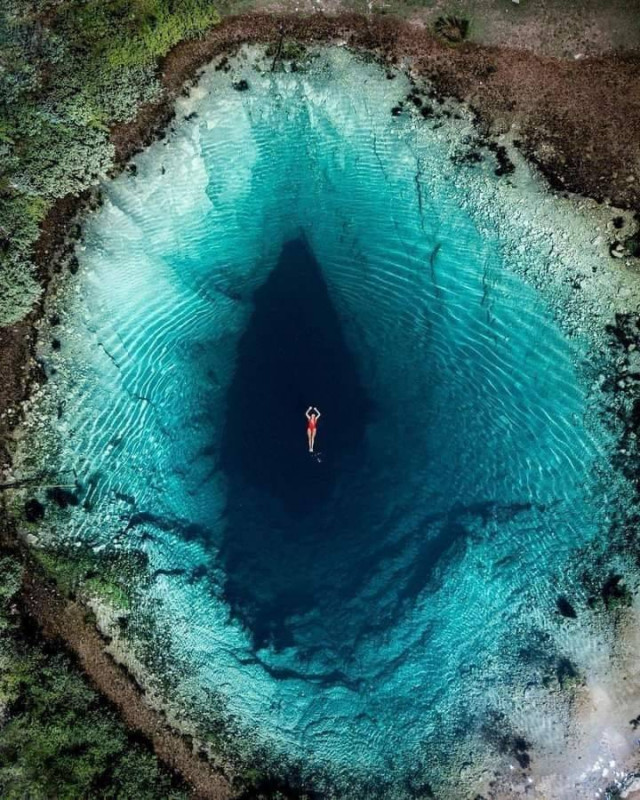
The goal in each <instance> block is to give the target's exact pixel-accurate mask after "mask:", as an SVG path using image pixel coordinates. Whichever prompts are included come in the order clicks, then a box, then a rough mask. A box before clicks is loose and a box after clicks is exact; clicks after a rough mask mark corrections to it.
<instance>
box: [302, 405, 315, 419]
mask: <svg viewBox="0 0 640 800" xmlns="http://www.w3.org/2000/svg"><path fill="white" fill-rule="evenodd" d="M312 409H313V406H309V408H308V409H307V410H306V411H305V412H304V415H305V417H306V418H307V419H309V412H310V411H311V410H312Z"/></svg>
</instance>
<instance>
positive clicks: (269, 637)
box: [221, 238, 372, 648]
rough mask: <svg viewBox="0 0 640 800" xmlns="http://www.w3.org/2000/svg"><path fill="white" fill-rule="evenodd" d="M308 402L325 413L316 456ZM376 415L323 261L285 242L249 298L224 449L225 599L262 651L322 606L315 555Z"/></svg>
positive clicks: (332, 539) (337, 523) (328, 537)
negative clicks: (307, 414) (250, 307)
mask: <svg viewBox="0 0 640 800" xmlns="http://www.w3.org/2000/svg"><path fill="white" fill-rule="evenodd" d="M309 405H314V406H316V407H317V408H318V409H319V410H320V411H321V414H322V418H321V420H320V421H319V424H318V433H317V439H316V448H315V450H316V453H315V455H311V454H310V453H309V452H308V445H307V437H306V425H307V421H306V418H305V410H306V409H307V408H308V406H309ZM371 409H372V404H371V402H370V399H369V398H368V397H367V394H366V392H365V389H364V386H363V384H362V382H361V380H360V377H359V370H358V365H357V363H356V359H355V358H354V355H353V353H352V352H351V350H350V349H349V347H348V345H347V342H346V339H345V336H344V333H343V329H342V325H341V321H340V318H339V315H338V312H337V311H336V308H335V306H334V305H333V303H332V300H331V297H330V295H329V291H328V288H327V285H326V283H325V280H324V277H323V274H322V270H321V268H320V265H319V264H318V262H317V261H316V259H315V258H314V255H313V253H312V252H311V250H310V248H309V245H308V244H307V242H306V241H305V240H304V239H302V238H300V239H296V240H293V241H290V242H288V243H287V244H285V245H284V247H283V249H282V253H281V255H280V258H279V260H278V263H277V264H276V266H275V268H274V269H273V270H272V271H271V273H270V274H269V276H268V278H267V279H266V281H265V283H264V284H263V285H262V286H261V287H260V288H259V289H258V290H257V291H256V292H255V294H254V297H253V312H252V315H251V318H250V321H249V325H248V327H247V329H246V330H245V332H244V334H243V335H242V337H241V339H240V342H239V346H238V353H237V363H236V370H235V374H234V377H233V381H232V383H231V386H230V388H229V390H228V394H227V412H226V424H225V429H224V433H223V438H222V446H221V464H222V468H223V470H224V473H225V475H226V477H227V483H228V489H227V491H228V495H227V496H228V501H227V510H226V533H225V540H224V544H223V548H222V558H223V561H224V568H225V573H226V586H225V593H226V596H227V600H228V602H229V604H230V606H231V608H232V609H233V610H234V612H235V613H236V614H237V615H238V616H239V617H240V618H241V619H242V620H243V622H244V623H245V625H247V626H248V628H249V629H250V630H251V631H252V632H253V636H254V642H255V644H256V646H258V647H259V646H263V645H266V644H271V645H272V646H274V647H276V648H279V647H282V646H285V645H287V644H291V643H292V642H291V635H290V631H289V630H288V624H287V620H288V619H290V618H291V617H292V616H297V615H300V614H304V613H305V612H306V611H308V610H309V609H310V608H312V607H313V606H314V604H316V603H317V602H318V601H319V593H320V591H321V583H322V578H321V575H322V569H319V560H322V558H323V557H328V556H330V554H331V551H332V549H333V548H336V547H337V546H339V545H338V543H337V542H336V537H339V536H340V534H341V533H342V528H343V523H344V521H345V520H344V519H341V518H340V512H339V506H340V504H339V502H338V503H336V497H338V498H339V497H340V496H341V495H342V494H343V492H344V491H345V485H346V484H348V482H349V475H350V474H352V473H353V465H354V463H356V462H357V461H358V460H360V459H361V458H362V457H363V456H362V452H363V447H364V441H365V430H366V427H367V424H368V421H369V418H370V416H371ZM345 482H346V484H345Z"/></svg>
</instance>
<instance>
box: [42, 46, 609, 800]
mask: <svg viewBox="0 0 640 800" xmlns="http://www.w3.org/2000/svg"><path fill="white" fill-rule="evenodd" d="M244 70H245V74H246V79H247V81H248V83H249V89H248V90H246V91H237V90H236V89H234V88H233V86H232V77H231V76H227V75H225V74H224V73H221V72H216V73H211V74H208V75H206V76H205V77H204V78H203V80H202V82H201V84H200V86H199V87H198V88H197V89H196V90H194V93H193V96H192V97H191V98H190V99H189V100H185V101H184V102H183V105H182V107H181V109H180V114H179V117H178V121H177V122H176V126H175V130H174V131H173V132H172V133H171V135H170V136H169V137H168V139H167V140H166V141H164V142H159V143H157V144H156V145H154V146H152V147H151V148H150V150H149V151H148V152H146V153H145V154H143V155H142V156H141V157H139V159H138V161H137V173H136V174H135V175H131V174H125V175H123V176H122V177H120V178H118V179H117V180H115V181H113V182H112V183H111V184H109V185H108V186H107V187H106V189H105V192H106V201H105V204H104V207H103V208H102V210H101V211H100V212H99V213H97V214H96V215H94V217H93V218H92V219H91V220H90V222H89V223H88V226H87V230H86V233H85V243H86V247H85V249H84V250H83V252H82V253H81V254H80V261H81V268H82V271H81V274H80V280H79V294H78V296H77V300H76V301H75V309H74V312H73V314H74V316H73V324H72V325H67V332H68V335H67V338H66V339H64V337H63V352H66V353H67V354H70V355H71V356H72V357H73V359H75V361H74V363H75V370H74V374H73V376H72V377H68V378H66V380H67V381H68V384H69V386H68V387H67V393H68V396H69V397H68V401H67V404H66V407H65V409H64V414H63V416H62V419H61V421H60V423H59V424H60V425H61V426H62V430H63V432H64V438H65V446H64V453H63V460H64V463H65V464H66V465H69V466H73V467H74V468H75V469H76V470H77V472H78V475H79V478H80V480H81V482H82V483H83V485H84V486H85V487H88V489H87V497H86V498H85V499H86V500H87V501H88V504H90V506H91V511H89V512H87V511H80V510H78V511H75V512H73V513H72V523H71V524H70V526H69V527H68V530H70V531H71V533H70V534H69V535H70V536H72V537H74V538H76V539H77V540H80V541H86V542H92V543H95V544H102V545H104V544H113V543H114V542H115V543H117V544H119V545H120V546H125V547H130V548H141V549H143V550H144V551H145V552H146V553H147V554H148V555H149V558H150V564H151V569H152V571H154V570H156V572H155V579H154V581H153V582H152V584H151V586H150V588H149V590H148V593H147V595H146V599H145V600H144V604H143V609H142V610H143V611H145V612H148V611H152V613H153V614H154V615H156V617H157V619H158V622H159V624H160V625H162V624H165V623H167V624H168V631H169V633H170V639H171V648H172V650H171V652H172V653H173V654H174V657H175V658H176V659H177V660H179V661H180V663H181V664H182V665H186V667H185V670H184V673H183V677H182V678H181V682H180V690H179V691H181V692H183V693H184V695H185V696H189V697H190V698H192V699H193V701H194V702H195V703H196V705H198V704H199V705H200V707H201V708H202V713H203V714H207V713H210V711H211V703H210V701H209V700H208V698H210V697H211V695H212V694H215V695H216V696H218V697H219V698H222V708H223V709H224V713H226V714H228V715H230V716H231V717H232V718H233V719H234V724H235V726H236V727H237V728H238V729H239V730H240V731H243V730H245V731H247V732H248V735H247V737H245V742H249V743H251V744H250V745H247V746H256V747H257V746H264V747H265V748H266V750H267V751H268V752H271V753H274V754H276V755H278V754H279V756H278V757H280V758H283V757H286V758H289V759H291V760H300V761H301V763H302V764H303V765H311V766H313V767H323V768H326V769H327V770H328V771H329V772H330V773H331V774H333V775H337V776H339V779H340V780H345V781H346V780H347V779H348V776H349V775H352V774H355V773H357V774H360V775H361V776H362V775H365V776H366V778H367V780H369V781H370V782H372V783H374V784H377V785H382V784H385V785H387V786H388V787H391V786H393V787H395V788H393V789H392V788H388V791H389V792H390V793H392V794H393V793H396V794H403V793H408V794H411V793H412V792H413V793H415V792H419V790H420V786H421V785H422V784H421V781H422V780H423V779H424V775H427V774H430V772H434V771H437V770H438V769H439V768H440V767H441V766H442V765H443V764H444V763H445V762H446V761H447V758H449V756H451V757H452V758H453V755H452V754H454V753H458V754H459V752H460V751H461V749H463V750H464V751H465V753H467V754H468V757H473V753H474V752H475V751H474V750H473V748H474V747H479V748H481V747H482V746H483V745H482V744H481V742H482V741H484V739H483V738H482V736H483V735H484V734H486V730H487V719H495V713H496V712H495V709H500V708H501V704H503V703H504V700H503V699H501V698H504V697H505V696H507V695H513V694H514V693H517V692H518V691H520V689H521V688H522V687H523V686H524V685H525V684H526V683H527V681H531V680H535V679H536V675H537V676H538V678H539V677H540V676H539V672H536V670H539V665H540V663H541V661H544V659H545V658H547V657H549V658H551V655H549V654H548V653H544V652H543V651H544V646H543V645H541V644H540V636H539V635H538V634H536V626H538V625H539V624H540V620H541V619H542V618H543V617H545V615H550V614H551V613H552V611H553V608H554V606H555V601H556V598H557V596H558V594H559V593H560V592H562V591H563V590H565V589H567V588H570V587H567V586H566V585H565V583H564V581H565V580H566V579H565V578H563V573H564V572H565V569H566V566H567V563H568V561H569V559H570V557H571V553H572V552H573V551H574V550H575V548H576V547H578V546H580V545H582V544H584V543H585V542H587V541H588V540H589V539H590V538H591V537H593V536H596V535H598V533H600V532H601V531H603V530H604V528H603V523H602V520H601V509H602V508H603V501H602V495H601V492H600V490H599V488H598V486H597V485H596V483H595V478H594V465H595V463H596V462H597V459H598V458H599V454H600V450H601V449H602V443H601V442H600V441H599V439H598V436H597V435H596V434H594V433H593V431H592V430H588V429H587V428H586V427H585V424H584V415H585V394H584V392H583V390H582V388H581V385H580V381H579V376H578V373H577V372H576V368H575V366H574V364H575V363H576V360H579V359H580V358H581V354H580V353H579V352H578V349H577V347H576V346H570V345H569V344H568V343H567V342H566V341H565V340H564V339H563V337H562V335H561V333H560V331H559V329H558V328H557V327H556V326H555V323H554V322H553V319H552V313H551V311H550V309H549V308H548V307H547V306H546V305H545V303H544V302H543V300H542V299H541V298H540V297H539V296H538V295H537V294H536V293H535V292H534V290H533V289H531V288H530V287H529V286H527V285H526V284H525V283H524V282H523V281H522V280H521V279H520V278H519V277H518V276H517V275H515V274H514V273H513V272H512V271H511V270H510V269H509V264H507V263H505V262H504V261H503V259H502V257H501V254H500V253H501V251H500V247H499V242H498V241H497V239H496V240H494V239H491V238H490V237H486V236H485V237H481V236H480V234H479V233H478V231H477V229H476V227H475V225H474V222H473V220H472V219H471V217H470V216H469V215H468V214H467V212H466V211H465V210H464V209H463V207H462V202H461V201H462V200H463V198H462V197H461V196H460V194H459V189H457V188H456V184H455V183H454V181H453V180H451V176H452V175H453V172H454V171H455V170H456V169H462V168H461V167H455V166H454V165H453V164H452V163H451V161H450V158H449V155H450V151H449V149H448V148H447V146H446V142H445V137H443V136H442V134H440V133H438V131H437V129H436V130H432V123H427V122H424V121H423V120H422V119H421V118H418V117H413V118H411V117H409V115H408V114H405V115H403V116H399V117H394V116H392V115H391V113H390V111H391V108H392V107H393V106H394V105H395V104H396V103H397V101H398V99H399V98H401V97H402V95H403V92H404V93H405V94H406V91H407V86H406V84H405V83H404V78H402V77H401V76H398V77H396V78H395V79H393V80H389V79H387V78H385V75H384V73H381V72H380V71H379V70H378V68H377V67H374V66H371V65H366V64H360V63H357V62H355V61H353V60H352V59H351V57H350V56H348V55H347V54H346V53H344V52H340V51H331V52H329V53H328V54H326V55H324V56H321V57H318V59H316V61H315V62H313V63H312V65H311V67H310V68H309V69H308V71H302V72H296V73H291V74H272V73H266V74H264V75H261V74H259V73H258V72H255V71H254V70H252V69H250V67H249V66H248V65H246V66H245V67H244ZM237 77H238V76H237V75H235V74H234V76H233V79H234V80H235V79H237ZM184 117H188V118H187V119H184ZM464 169H469V167H465V168H464ZM476 169H477V172H478V181H493V180H499V179H498V178H496V177H495V176H494V175H493V173H492V169H490V168H487V167H486V166H482V165H480V166H479V167H477V168H476ZM502 180H504V179H502ZM534 257H535V254H534ZM54 380H55V378H54ZM58 380H61V381H62V380H65V378H63V377H59V378H58ZM309 404H315V405H317V406H318V407H319V408H320V410H321V411H322V412H323V416H322V419H321V420H320V423H319V429H318V448H317V449H318V451H319V455H318V456H317V457H311V456H310V455H309V454H308V453H307V451H306V435H305V419H304V411H305V409H306V407H307V406H308V405H309ZM491 714H494V717H491V716H490V715H491ZM488 715H489V716H488ZM474 737H475V738H474ZM485 739H486V736H485ZM474 742H475V744H474ZM423 788H424V787H423ZM358 791H360V790H356V789H355V788H353V786H352V788H351V789H350V792H352V793H353V794H349V796H356V795H357V793H358ZM362 791H364V790H362ZM343 796H344V795H343Z"/></svg>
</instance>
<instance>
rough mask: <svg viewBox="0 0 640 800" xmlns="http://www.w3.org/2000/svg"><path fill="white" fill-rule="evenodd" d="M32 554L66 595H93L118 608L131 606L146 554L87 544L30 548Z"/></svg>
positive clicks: (141, 578)
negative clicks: (68, 548) (69, 547)
mask: <svg viewBox="0 0 640 800" xmlns="http://www.w3.org/2000/svg"><path fill="white" fill-rule="evenodd" d="M32 555H33V557H34V558H35V560H36V561H37V562H38V564H39V565H40V566H41V567H42V569H43V571H44V573H45V575H46V577H47V578H49V579H52V580H54V581H55V583H56V585H57V586H58V588H59V589H60V591H61V592H62V593H63V594H65V595H67V597H75V596H76V595H81V596H82V597H84V598H92V597H95V598H98V599H101V600H105V601H106V602H107V603H108V604H109V605H112V606H115V607H117V608H118V609H121V610H128V609H129V608H130V607H131V603H132V600H133V597H134V595H135V593H136V591H137V588H138V585H139V583H140V581H141V580H144V576H145V567H146V558H145V556H144V555H143V554H142V553H138V552H129V551H103V552H101V553H99V554H96V553H94V552H93V551H92V550H91V549H90V548H74V549H73V551H65V550H45V549H40V548H33V550H32Z"/></svg>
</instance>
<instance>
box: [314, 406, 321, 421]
mask: <svg viewBox="0 0 640 800" xmlns="http://www.w3.org/2000/svg"><path fill="white" fill-rule="evenodd" d="M313 410H314V411H315V412H316V419H320V412H319V411H318V409H317V408H315V406H314V409H313Z"/></svg>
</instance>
